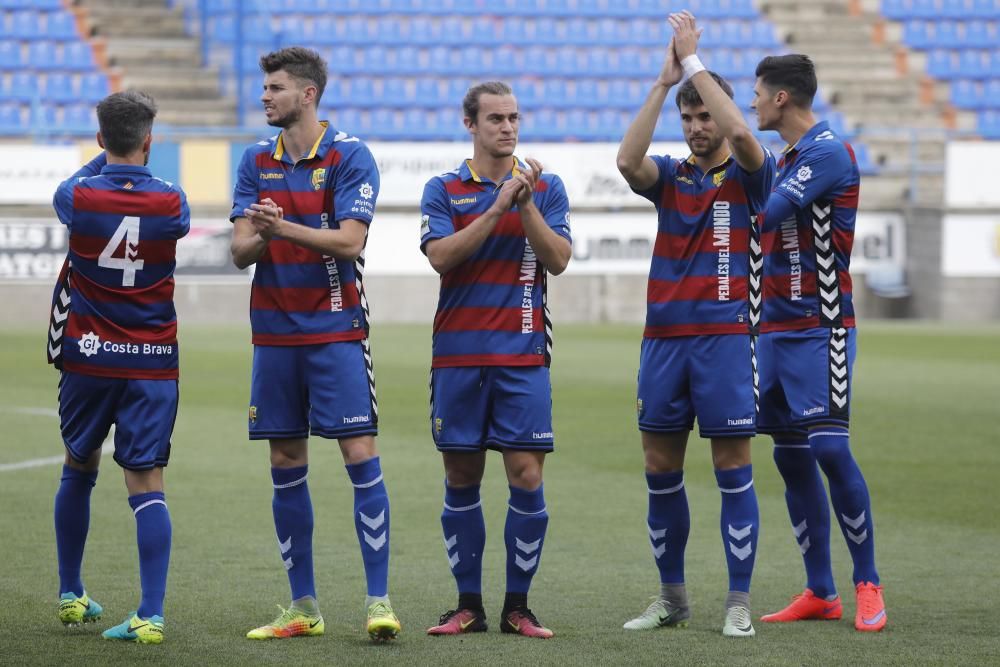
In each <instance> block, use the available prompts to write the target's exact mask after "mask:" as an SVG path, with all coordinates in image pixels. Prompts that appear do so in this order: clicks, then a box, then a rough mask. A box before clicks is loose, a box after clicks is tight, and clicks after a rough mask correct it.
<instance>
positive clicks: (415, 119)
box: [400, 109, 433, 141]
mask: <svg viewBox="0 0 1000 667" xmlns="http://www.w3.org/2000/svg"><path fill="white" fill-rule="evenodd" d="M432 115H433V114H430V113H428V112H427V110H426V109H408V110H406V111H405V112H404V113H403V125H402V128H401V129H400V135H401V137H400V138H401V139H403V140H404V141H425V140H426V139H427V138H428V137H429V136H430V128H428V126H427V118H428V116H432Z"/></svg>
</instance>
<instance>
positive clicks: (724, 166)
mask: <svg viewBox="0 0 1000 667" xmlns="http://www.w3.org/2000/svg"><path fill="white" fill-rule="evenodd" d="M732 161H733V154H732V153H729V154H727V155H726V158H725V159H724V160H723V161H722V162H720V163H719V164H717V165H715V166H714V167H712V168H710V169H708V170H707V171H705V172H703V173H702V175H701V178H702V179H704V178H705V177H706V176H708V175H709V174H714V173H715V172H717V171H720V170H725V169H728V168H729V164H730V163H731V162H732ZM684 163H685V164H686V165H688V168H689V169H691V170H695V169H697V170H698V171H701V168H700V167H699V166H698V163H697V162H696V161H695V157H694V153H692V154H691V155H689V156H688V158H687V159H686V160H684Z"/></svg>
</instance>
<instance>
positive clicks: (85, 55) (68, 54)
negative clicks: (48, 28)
mask: <svg viewBox="0 0 1000 667" xmlns="http://www.w3.org/2000/svg"><path fill="white" fill-rule="evenodd" d="M38 43H40V44H41V43H43V42H38ZM59 65H60V66H61V67H62V68H64V69H71V70H87V71H90V70H93V69H95V68H96V67H97V65H96V64H95V63H94V51H93V49H91V48H90V44H87V43H85V42H65V43H63V47H62V50H61V52H60V54H59Z"/></svg>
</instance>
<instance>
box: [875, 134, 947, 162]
mask: <svg viewBox="0 0 1000 667" xmlns="http://www.w3.org/2000/svg"><path fill="white" fill-rule="evenodd" d="M858 141H860V142H863V143H864V144H865V145H866V146H868V150H869V151H870V152H871V154H872V155H875V156H879V157H884V158H885V163H886V164H895V165H909V164H911V163H912V162H913V161H914V160H917V161H919V162H942V161H943V160H944V150H945V145H946V144H947V141H946V140H945V139H944V138H943V137H933V136H927V135H915V136H914V137H913V140H912V141H911V140H910V139H908V138H905V137H904V136H902V135H900V136H895V137H892V136H885V135H880V134H878V133H874V134H867V133H865V132H864V131H862V132H861V133H860V134H859V135H858Z"/></svg>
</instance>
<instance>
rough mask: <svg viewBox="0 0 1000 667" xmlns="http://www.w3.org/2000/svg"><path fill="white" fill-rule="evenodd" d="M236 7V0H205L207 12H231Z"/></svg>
mask: <svg viewBox="0 0 1000 667" xmlns="http://www.w3.org/2000/svg"><path fill="white" fill-rule="evenodd" d="M235 8H236V0H205V12H206V13H207V14H208V15H209V16H211V15H215V14H231V13H232V12H233V10H234V9H235Z"/></svg>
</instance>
